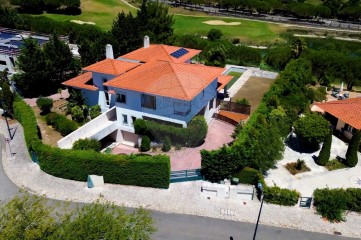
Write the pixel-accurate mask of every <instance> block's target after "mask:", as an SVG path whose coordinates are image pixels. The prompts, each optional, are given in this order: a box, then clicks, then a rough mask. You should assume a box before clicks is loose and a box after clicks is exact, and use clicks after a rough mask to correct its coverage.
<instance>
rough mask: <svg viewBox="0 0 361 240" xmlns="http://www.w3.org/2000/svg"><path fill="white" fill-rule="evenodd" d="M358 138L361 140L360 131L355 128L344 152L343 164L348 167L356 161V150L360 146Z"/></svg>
mask: <svg viewBox="0 0 361 240" xmlns="http://www.w3.org/2000/svg"><path fill="white" fill-rule="evenodd" d="M360 140H361V131H360V130H357V131H356V132H355V133H354V134H353V136H352V138H351V142H350V144H349V145H348V148H347V152H346V161H345V164H346V165H347V166H349V167H354V166H356V164H357V162H358V158H357V151H358V148H359V146H360Z"/></svg>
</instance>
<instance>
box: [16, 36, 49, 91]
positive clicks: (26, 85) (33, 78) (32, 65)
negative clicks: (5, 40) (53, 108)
mask: <svg viewBox="0 0 361 240" xmlns="http://www.w3.org/2000/svg"><path fill="white" fill-rule="evenodd" d="M23 44H24V45H23V46H22V49H21V52H20V55H19V57H18V61H17V66H18V68H19V69H20V73H18V74H16V75H14V77H13V80H14V81H15V82H16V86H17V88H18V89H19V90H20V92H21V93H22V95H23V96H24V97H38V96H39V95H45V96H46V95H48V93H49V91H48V88H47V86H49V84H48V79H47V72H46V70H45V69H44V67H45V66H46V61H45V57H44V54H43V52H42V50H41V48H40V47H39V45H38V43H37V41H36V40H35V39H32V38H28V39H24V41H23ZM44 86H45V87H44Z"/></svg>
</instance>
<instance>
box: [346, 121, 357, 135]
mask: <svg viewBox="0 0 361 240" xmlns="http://www.w3.org/2000/svg"><path fill="white" fill-rule="evenodd" d="M344 129H345V130H346V131H347V132H350V133H352V134H354V133H355V132H356V129H354V128H353V127H352V126H350V125H348V124H347V123H346V124H345V127H344Z"/></svg>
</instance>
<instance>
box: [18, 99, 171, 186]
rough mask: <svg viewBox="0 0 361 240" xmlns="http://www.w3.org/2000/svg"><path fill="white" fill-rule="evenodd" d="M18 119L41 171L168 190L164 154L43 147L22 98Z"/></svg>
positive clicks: (75, 178)
mask: <svg viewBox="0 0 361 240" xmlns="http://www.w3.org/2000/svg"><path fill="white" fill-rule="evenodd" d="M14 111H15V112H14V113H15V116H16V119H17V120H18V121H19V122H20V123H21V124H22V125H23V128H24V135H25V140H26V144H27V146H28V149H29V150H32V151H35V152H36V154H37V157H38V159H39V163H40V168H41V169H42V170H43V171H44V172H46V173H48V174H51V175H53V176H56V177H60V178H65V179H71V180H76V181H86V180H87V177H88V175H89V174H96V175H102V176H104V180H105V182H107V183H115V184H124V185H136V186H143V187H155V188H168V187H169V182H170V161H169V157H168V156H165V155H157V156H149V155H111V154H101V153H97V152H94V151H88V150H69V149H59V148H53V147H50V146H48V145H44V144H42V143H41V141H40V140H39V138H38V135H37V125H36V118H35V115H34V112H33V111H32V109H31V107H30V106H28V105H27V104H26V103H25V102H24V101H23V100H22V99H21V98H20V97H18V96H17V97H16V100H15V102H14Z"/></svg>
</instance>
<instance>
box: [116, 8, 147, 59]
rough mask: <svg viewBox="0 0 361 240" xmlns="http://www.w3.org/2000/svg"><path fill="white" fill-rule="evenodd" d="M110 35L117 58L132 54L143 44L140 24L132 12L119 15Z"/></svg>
mask: <svg viewBox="0 0 361 240" xmlns="http://www.w3.org/2000/svg"><path fill="white" fill-rule="evenodd" d="M110 33H111V35H112V44H113V47H114V55H115V56H119V55H122V54H125V53H128V52H131V51H133V50H135V49H137V48H139V47H140V46H141V44H142V37H141V35H140V31H139V25H138V22H137V20H136V17H134V16H133V14H132V13H131V12H129V13H128V14H125V13H124V12H121V13H119V14H118V17H117V18H116V19H115V20H114V22H113V26H112V29H111V30H110Z"/></svg>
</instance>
